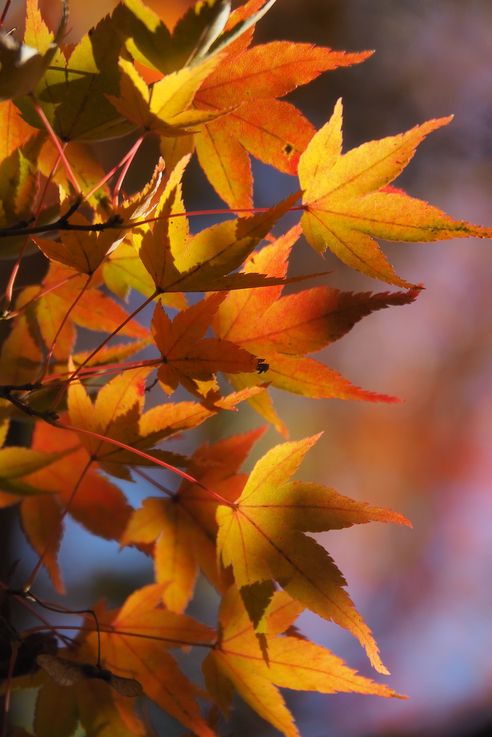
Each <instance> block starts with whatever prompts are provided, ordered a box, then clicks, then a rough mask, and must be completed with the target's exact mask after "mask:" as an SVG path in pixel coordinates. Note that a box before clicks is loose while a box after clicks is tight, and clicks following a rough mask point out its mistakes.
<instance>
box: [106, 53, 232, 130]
mask: <svg viewBox="0 0 492 737" xmlns="http://www.w3.org/2000/svg"><path fill="white" fill-rule="evenodd" d="M219 62H220V57H218V56H217V57H215V58H213V59H206V60H205V61H203V62H202V63H201V64H199V65H198V66H193V67H184V68H183V69H179V70H178V71H176V72H172V73H171V74H168V75H166V76H165V77H164V78H163V79H162V80H160V81H159V82H156V83H155V84H153V85H152V87H151V88H149V87H148V86H147V84H146V83H145V82H144V80H143V79H142V77H141V76H140V75H139V73H138V72H137V70H136V69H135V67H134V65H133V64H132V63H131V62H128V61H125V60H124V59H122V60H120V62H119V69H120V94H119V96H118V97H114V96H113V95H108V99H109V100H110V102H111V103H112V105H113V106H114V107H115V108H116V110H118V112H120V113H121V115H123V116H124V117H125V118H127V119H128V120H129V121H131V122H132V123H134V124H135V125H137V126H138V127H139V128H144V129H148V130H153V131H155V132H156V133H159V134H160V135H162V136H176V135H181V134H184V133H186V132H188V131H192V130H193V129H194V128H195V127H196V126H198V125H200V124H201V123H205V122H207V121H209V120H213V119H215V118H218V117H221V116H222V115H224V114H225V113H226V112H228V111H227V110H225V111H224V110H212V111H209V110H197V109H195V108H191V107H190V106H191V104H192V102H193V99H194V97H195V95H196V93H197V91H198V89H199V87H200V85H201V84H202V82H203V80H204V79H206V78H207V77H208V76H209V75H210V73H211V72H212V70H213V69H214V68H215V67H216V66H217V64H218V63H219Z"/></svg>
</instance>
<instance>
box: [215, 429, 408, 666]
mask: <svg viewBox="0 0 492 737" xmlns="http://www.w3.org/2000/svg"><path fill="white" fill-rule="evenodd" d="M318 437H319V436H314V437H312V438H306V439H305V440H301V441H296V442H289V443H283V444H281V445H277V446H275V447H274V448H272V449H271V450H270V451H269V452H268V453H267V454H266V455H265V456H263V458H262V459H261V460H260V461H258V463H257V464H256V465H255V467H254V469H253V471H252V472H251V474H250V476H249V478H248V481H247V483H246V485H245V487H244V489H243V491H242V493H241V496H240V497H239V498H238V499H237V500H236V501H235V502H234V504H231V505H230V506H225V505H221V506H219V507H218V509H217V522H218V525H219V534H218V537H217V550H218V554H219V555H220V558H221V560H222V562H223V563H224V565H225V566H232V570H233V573H234V579H235V581H236V584H237V586H238V588H239V589H240V591H241V594H242V595H243V599H244V601H245V605H246V607H247V608H248V611H249V613H250V616H251V617H252V618H253V620H256V621H258V620H259V618H260V617H261V615H262V614H263V611H264V609H265V606H266V604H267V603H268V599H269V597H270V596H271V593H272V589H271V587H270V586H269V582H272V581H277V582H278V583H279V584H280V585H281V586H282V587H283V588H284V589H285V590H286V591H287V592H288V593H289V594H290V595H291V596H292V597H293V598H295V599H298V600H299V601H300V602H301V603H302V604H304V606H306V607H308V608H309V609H311V610H312V611H314V612H315V613H316V614H319V615H320V616H322V617H324V618H326V619H330V620H333V621H334V622H336V623H337V624H339V625H340V626H342V627H345V628H346V629H348V630H349V631H350V632H351V633H352V634H353V635H354V636H355V637H357V639H358V640H359V642H360V643H361V644H362V645H363V647H364V648H365V650H366V652H367V655H368V657H369V659H370V661H371V663H372V665H373V666H374V668H376V670H378V671H379V672H381V673H387V672H388V671H387V670H386V668H385V666H384V665H383V663H382V662H381V659H380V657H379V651H378V648H377V645H376V643H375V641H374V638H373V636H372V633H371V631H370V629H369V628H368V626H367V625H366V624H365V622H364V621H363V620H362V618H361V617H360V615H359V614H358V612H357V610H356V609H355V606H354V604H353V603H352V601H351V599H350V597H349V595H348V594H347V592H346V591H345V589H344V586H345V580H344V578H343V576H342V574H341V573H340V571H339V570H338V568H337V567H336V565H335V563H334V562H333V560H332V559H331V558H330V556H329V555H328V553H327V552H326V550H325V549H324V548H322V547H321V546H320V545H319V544H318V543H317V542H316V541H315V540H314V539H313V538H311V537H308V536H306V535H304V534H303V533H304V532H321V531H322V530H333V529H341V528H343V527H350V526H351V525H353V524H360V523H365V522H370V521H380V522H396V523H399V524H409V523H408V522H407V520H405V518H404V517H403V516H402V515H399V514H397V513H395V512H391V511H390V510H386V509H380V508H378V507H370V506H368V505H365V504H362V503H360V502H356V501H353V500H351V499H348V498H346V497H343V496H341V495H340V494H338V493H337V492H336V491H333V490H332V489H328V488H326V487H323V486H320V485H317V484H307V483H301V482H289V479H290V477H291V476H292V475H293V474H294V473H295V472H296V470H297V469H298V467H299V465H300V463H301V461H302V459H303V457H304V455H305V454H306V452H307V451H308V450H309V448H310V447H312V446H313V445H314V443H315V442H316V440H317V439H318Z"/></svg>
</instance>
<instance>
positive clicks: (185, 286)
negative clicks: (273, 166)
mask: <svg viewBox="0 0 492 737" xmlns="http://www.w3.org/2000/svg"><path fill="white" fill-rule="evenodd" d="M187 158H188V157H186V159H185V162H186V161H187ZM183 168H184V166H183V164H181V165H179V164H178V166H177V167H176V169H175V170H174V171H173V174H172V175H171V178H170V179H169V183H168V188H167V190H166V192H164V194H163V196H162V198H161V204H160V206H159V208H158V211H157V213H158V218H159V219H158V221H157V223H156V224H155V226H154V228H153V229H152V230H150V229H148V230H146V231H144V232H143V233H142V232H140V233H139V232H138V231H137V232H136V234H135V236H134V245H135V247H136V249H137V250H138V255H139V257H140V258H141V260H142V263H143V265H144V266H145V268H146V269H147V271H148V273H149V274H150V276H151V277H152V279H153V281H154V284H155V287H156V293H159V294H160V293H162V292H164V293H167V292H176V291H179V292H182V291H186V292H197V291H199V292H209V291H217V290H229V289H242V288H244V287H253V286H266V285H268V284H269V283H272V282H273V283H278V279H276V278H273V279H272V280H269V279H268V278H266V277H265V276H263V275H257V274H249V275H248V276H246V275H244V274H231V273H230V272H231V271H234V270H235V269H237V268H238V267H239V266H240V265H241V264H242V263H243V261H244V259H245V258H246V257H247V256H248V255H249V254H250V253H251V252H252V251H253V250H254V248H255V247H256V246H257V245H258V243H259V242H260V241H261V240H262V239H263V238H264V237H265V236H266V235H267V234H268V233H269V232H270V230H271V229H272V227H273V225H274V224H275V223H276V222H277V220H279V219H280V218H281V217H282V215H284V214H285V213H286V212H288V210H289V209H290V207H292V205H293V204H294V203H295V202H296V201H297V199H298V194H294V195H291V196H290V197H287V198H286V199H285V200H283V201H282V202H280V203H279V204H278V205H276V206H274V207H272V208H270V209H268V210H266V211H265V212H262V213H259V214H257V215H253V216H250V217H244V218H237V219H236V220H226V221H225V222H223V223H218V224H217V225H213V226H211V227H210V228H206V229H205V230H202V231H200V232H199V233H197V234H196V235H195V236H193V237H191V238H190V237H189V234H188V227H187V224H186V221H185V219H184V218H183V217H182V215H183V205H182V201H181V188H180V179H181V174H182V170H183ZM178 214H179V216H178ZM173 215H174V217H173Z"/></svg>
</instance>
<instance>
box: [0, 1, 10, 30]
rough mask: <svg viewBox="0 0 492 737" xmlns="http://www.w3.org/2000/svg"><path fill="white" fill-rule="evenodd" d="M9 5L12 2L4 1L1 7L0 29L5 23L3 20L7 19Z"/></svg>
mask: <svg viewBox="0 0 492 737" xmlns="http://www.w3.org/2000/svg"><path fill="white" fill-rule="evenodd" d="M11 4H12V0H6V2H5V5H4V6H3V11H2V15H1V17H0V29H1V28H3V24H4V23H5V19H6V17H7V14H8V12H9V8H10V6H11Z"/></svg>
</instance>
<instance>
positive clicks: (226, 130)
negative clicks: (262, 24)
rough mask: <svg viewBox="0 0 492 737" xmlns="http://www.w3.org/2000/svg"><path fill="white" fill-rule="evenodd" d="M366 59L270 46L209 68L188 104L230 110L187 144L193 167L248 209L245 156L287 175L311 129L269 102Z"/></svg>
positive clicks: (284, 106) (286, 106) (289, 109)
mask: <svg viewBox="0 0 492 737" xmlns="http://www.w3.org/2000/svg"><path fill="white" fill-rule="evenodd" d="M370 54H371V52H362V53H358V54H347V53H345V52H338V51H333V50H332V49H328V48H321V47H316V46H313V45H312V44H295V43H291V42H287V41H274V42H272V43H268V44H263V45H261V46H255V47H254V48H251V49H248V48H240V49H239V50H238V52H237V53H231V54H229V55H228V57H227V59H226V60H225V61H224V62H222V64H220V66H219V67H217V69H216V70H215V71H214V72H213V73H212V74H211V75H210V76H209V77H208V79H207V80H206V81H205V82H204V83H203V85H202V86H201V88H200V90H199V92H198V94H197V95H196V98H195V104H196V105H197V106H198V107H199V108H200V109H203V110H208V111H214V110H217V111H218V110H223V109H225V108H230V107H236V109H235V110H233V111H232V112H230V113H229V114H227V115H226V117H224V118H221V119H220V120H217V121H216V122H210V123H206V124H205V125H204V126H202V128H201V129H200V130H199V131H198V132H197V133H196V134H195V137H194V138H195V145H196V151H197V155H198V160H199V162H200V165H201V167H202V168H203V170H204V172H205V174H206V175H207V177H208V179H209V181H210V183H211V184H212V186H213V187H214V189H215V190H216V192H217V193H218V195H219V196H220V197H221V198H222V199H223V200H225V201H226V202H227V204H228V205H229V206H230V207H236V208H242V207H251V205H252V188H253V182H252V174H251V166H250V162H249V156H248V153H251V154H253V155H254V156H255V157H256V158H258V159H260V160H261V161H263V162H265V163H267V164H270V165H271V166H274V167H275V168H276V169H279V170H280V171H283V172H285V173H287V174H293V175H295V173H296V169H297V162H298V159H299V156H300V154H301V153H302V152H303V151H304V149H305V148H306V146H307V144H308V143H309V141H310V139H311V138H312V137H313V134H314V132H315V131H314V128H313V126H312V125H311V123H310V122H309V121H308V120H307V119H306V118H305V117H304V116H303V115H302V113H301V112H300V111H299V110H298V109H297V108H296V107H294V105H291V104H290V103H287V102H283V101H280V100H278V99H276V98H278V97H283V96H284V95H286V94H287V93H289V92H291V91H292V90H294V89H295V88H296V87H298V86H299V85H302V84H306V83H308V82H310V81H312V80H313V79H315V78H316V77H317V76H318V75H319V74H321V73H322V72H324V71H327V70H329V69H335V68H337V67H340V66H349V65H351V64H357V63H360V62H362V61H364V59H366V58H367V57H368V56H370Z"/></svg>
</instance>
